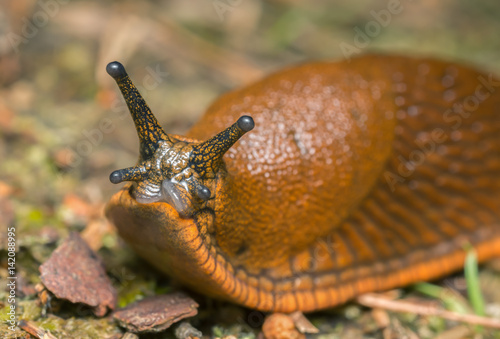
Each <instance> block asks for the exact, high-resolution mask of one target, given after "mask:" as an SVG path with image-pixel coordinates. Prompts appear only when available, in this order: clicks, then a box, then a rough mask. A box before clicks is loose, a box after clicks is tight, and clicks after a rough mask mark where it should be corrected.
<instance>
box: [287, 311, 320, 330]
mask: <svg viewBox="0 0 500 339" xmlns="http://www.w3.org/2000/svg"><path fill="white" fill-rule="evenodd" d="M290 318H292V320H293V323H294V324H295V327H297V329H298V330H299V332H300V333H318V332H319V330H318V329H317V328H316V326H314V325H313V324H311V322H310V321H309V319H307V318H306V316H305V315H304V313H302V312H300V311H297V312H293V313H290Z"/></svg>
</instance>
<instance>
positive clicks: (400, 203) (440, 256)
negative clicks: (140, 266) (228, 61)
mask: <svg viewBox="0 0 500 339" xmlns="http://www.w3.org/2000/svg"><path fill="white" fill-rule="evenodd" d="M499 89H500V81H499V80H498V78H496V79H495V78H491V76H490V75H488V74H482V73H479V72H477V71H475V70H474V69H471V68H468V67H463V66H458V65H456V64H451V63H446V62H441V61H434V60H430V59H411V58H405V57H387V56H364V57H360V58H357V59H353V60H351V62H336V63H335V62H332V63H326V62H325V63H313V64H306V65H302V66H298V67H294V68H290V69H287V70H284V71H281V72H278V73H276V74H273V75H271V76H269V77H268V78H266V79H264V80H262V81H260V82H258V83H256V84H253V85H251V86H248V87H246V88H244V89H240V90H237V91H234V92H231V93H228V94H225V95H223V96H222V97H221V98H220V99H219V100H217V101H216V102H215V103H214V104H213V105H212V106H211V107H210V108H209V109H208V111H207V112H206V114H205V115H204V116H203V117H202V119H201V121H200V122H199V123H198V124H197V125H196V126H194V127H193V129H192V130H191V131H190V132H189V133H188V137H190V138H194V139H197V140H206V139H208V138H210V137H212V136H213V135H215V134H216V133H218V132H220V131H221V130H223V129H225V128H226V127H227V126H230V125H231V124H232V123H234V121H235V120H236V119H238V118H239V117H240V116H241V115H249V116H252V117H253V119H254V120H255V129H254V130H253V131H251V132H250V133H248V134H247V135H245V136H244V137H243V138H242V139H241V140H240V141H239V142H237V143H236V144H235V145H234V146H233V147H232V148H231V149H229V151H228V152H227V153H226V155H225V156H224V165H222V166H221V167H220V169H219V170H218V172H217V174H216V178H215V184H214V185H215V188H214V190H215V193H214V199H211V200H209V201H208V202H207V204H206V206H205V207H204V208H203V209H201V210H199V211H197V212H196V213H195V214H194V216H193V218H180V217H179V215H178V213H177V212H176V211H175V209H174V208H172V207H171V206H170V205H168V204H166V203H160V202H158V203H153V204H139V203H137V202H136V201H135V200H134V199H133V198H132V197H131V196H130V190H132V187H131V186H126V187H125V188H124V189H123V190H122V191H120V192H119V193H117V194H116V195H115V196H114V197H113V198H112V199H111V201H110V203H109V205H108V207H107V215H108V217H109V218H110V219H111V220H112V221H113V222H114V223H115V224H116V225H117V227H118V230H119V232H120V234H121V235H122V237H123V238H124V239H125V240H127V241H128V242H129V243H130V245H131V246H132V247H133V248H134V249H135V250H136V251H137V252H138V253H139V254H140V255H141V256H143V257H144V258H146V259H147V260H149V261H150V262H151V263H152V264H154V265H155V266H156V267H158V268H159V269H160V270H162V271H164V272H167V273H169V274H171V275H172V276H174V277H175V278H177V279H179V280H181V281H182V282H184V283H185V284H187V285H189V286H191V287H192V288H194V289H197V290H198V291H201V292H204V293H206V294H209V295H212V296H216V297H220V298H225V299H227V300H231V301H233V302H236V303H239V304H243V305H245V306H248V307H251V308H257V309H261V310H265V311H279V312H291V311H294V310H302V311H312V310H316V309H321V308H326V307H331V306H334V305H337V304H339V303H342V302H345V301H346V300H349V299H350V298H353V297H354V296H356V295H358V294H361V293H365V292H369V291H376V290H383V289H388V288H393V287H396V286H402V285H405V284H408V283H411V282H415V281H419V280H427V279H432V278H437V277H439V276H443V275H445V274H448V273H450V272H452V271H454V270H457V269H459V268H460V267H461V266H462V263H463V259H464V257H465V252H464V250H463V248H464V245H466V244H472V245H473V246H474V247H475V248H476V250H477V253H478V257H479V260H486V259H488V258H491V257H493V256H498V255H500V179H498V177H499V176H498V174H499V173H500V114H498V112H499V111H500V93H499ZM457 104H458V105H459V106H457ZM454 105H455V106H454ZM460 105H461V106H460ZM460 107H462V109H460Z"/></svg>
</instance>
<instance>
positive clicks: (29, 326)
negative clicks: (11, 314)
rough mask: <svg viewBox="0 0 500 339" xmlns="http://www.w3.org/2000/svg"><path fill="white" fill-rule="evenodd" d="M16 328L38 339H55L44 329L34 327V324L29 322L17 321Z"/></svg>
mask: <svg viewBox="0 0 500 339" xmlns="http://www.w3.org/2000/svg"><path fill="white" fill-rule="evenodd" d="M17 326H19V328H22V329H23V330H25V331H26V332H28V333H29V334H31V335H33V336H35V337H37V338H39V339H57V338H56V337H55V336H53V335H52V334H51V333H50V332H49V331H45V330H44V329H42V328H40V327H38V326H36V325H35V323H33V322H31V321H26V320H21V321H19V324H18V325H17Z"/></svg>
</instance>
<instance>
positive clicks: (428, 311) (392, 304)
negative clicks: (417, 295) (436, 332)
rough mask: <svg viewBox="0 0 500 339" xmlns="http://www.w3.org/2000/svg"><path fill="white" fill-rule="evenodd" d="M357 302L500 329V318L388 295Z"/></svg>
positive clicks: (394, 310) (368, 305)
mask: <svg viewBox="0 0 500 339" xmlns="http://www.w3.org/2000/svg"><path fill="white" fill-rule="evenodd" d="M357 302H358V303H360V304H361V305H363V306H366V307H370V308H382V309H384V310H389V311H393V312H405V313H413V314H419V315H427V316H431V315H432V316H437V317H441V318H444V319H448V320H454V321H461V322H464V323H468V324H473V325H482V326H486V327H491V328H497V329H500V319H493V318H486V317H481V316H478V315H474V314H459V313H454V312H450V311H446V310H443V309H439V308H436V307H432V306H424V305H419V304H416V303H412V302H408V301H402V300H390V299H388V298H387V297H385V296H383V295H379V294H375V293H367V294H363V295H360V296H359V297H358V298H357Z"/></svg>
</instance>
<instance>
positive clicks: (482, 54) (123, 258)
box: [0, 0, 500, 339]
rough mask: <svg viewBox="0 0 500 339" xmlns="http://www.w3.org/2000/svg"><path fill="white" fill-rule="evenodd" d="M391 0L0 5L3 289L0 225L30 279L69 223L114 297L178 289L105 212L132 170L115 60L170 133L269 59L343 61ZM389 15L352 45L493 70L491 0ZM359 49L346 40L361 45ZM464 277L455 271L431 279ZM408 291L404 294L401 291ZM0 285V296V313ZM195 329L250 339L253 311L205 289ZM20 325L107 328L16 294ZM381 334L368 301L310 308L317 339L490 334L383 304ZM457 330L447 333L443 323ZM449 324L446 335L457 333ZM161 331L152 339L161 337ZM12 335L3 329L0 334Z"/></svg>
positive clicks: (422, 6)
mask: <svg viewBox="0 0 500 339" xmlns="http://www.w3.org/2000/svg"><path fill="white" fill-rule="evenodd" d="M388 3H389V2H388V1H368V0H357V1H347V0H345V1H335V2H333V1H326V0H316V1H313V2H310V1H302V0H275V1H249V0H248V1H247V0H239V1H234V0H233V1H229V0H194V1H182V0H172V1H162V0H149V1H140V2H139V1H107V2H101V1H83V0H81V1H62V0H45V1H38V2H37V1H36V0H6V1H2V2H1V3H0V159H1V161H0V225H1V227H2V231H1V233H2V236H1V237H0V239H1V240H2V257H1V258H2V266H1V269H0V280H1V284H2V286H5V284H6V281H7V280H6V278H7V270H6V268H7V262H6V260H5V259H4V258H6V256H4V254H6V251H5V242H4V241H5V231H4V230H6V228H7V227H12V226H15V227H16V239H17V246H18V252H17V257H16V260H17V262H16V270H17V275H18V276H19V277H22V279H23V281H24V283H25V284H26V286H32V285H34V284H36V283H37V282H39V277H38V266H39V265H40V264H41V263H42V262H44V261H45V260H46V259H47V258H48V256H49V255H50V253H51V252H52V250H53V249H54V248H55V247H56V246H57V243H58V242H59V241H60V240H61V239H62V238H64V237H65V236H66V235H67V234H68V232H69V231H73V230H76V231H80V232H82V233H83V234H84V237H86V239H87V240H88V241H89V242H91V243H92V244H93V246H94V247H95V248H96V249H97V250H98V253H99V254H100V255H101V256H102V257H103V259H104V261H105V263H106V266H107V269H108V273H109V275H110V276H111V278H112V280H113V282H114V284H115V286H116V287H117V289H118V291H119V306H124V305H126V304H127V303H129V302H131V301H134V300H136V299H138V298H140V297H142V296H147V295H152V294H155V293H163V292H167V291H170V290H173V289H175V288H177V287H176V286H173V285H172V284H171V283H170V281H169V280H168V279H167V278H164V277H161V276H160V275H158V274H157V273H155V272H154V270H152V269H151V268H149V267H148V266H146V264H145V263H144V262H142V261H141V260H140V259H138V258H137V257H136V256H135V255H134V254H133V253H132V252H131V251H130V250H129V249H128V248H127V247H126V246H125V245H124V244H123V243H122V241H121V240H120V239H119V238H118V236H117V235H116V233H115V232H114V230H113V228H112V227H111V226H110V225H109V224H108V223H107V222H106V220H105V219H104V218H103V215H102V213H103V206H104V204H105V202H106V201H107V200H108V199H109V197H110V196H111V194H112V193H113V192H115V191H117V189H118V187H116V186H114V185H112V184H110V183H109V181H108V175H109V173H110V172H111V171H112V170H114V169H117V168H123V167H127V166H131V165H133V164H134V163H135V160H136V158H137V148H138V147H137V143H136V139H135V137H134V136H133V135H134V134H135V132H134V130H133V125H132V122H131V120H130V118H129V117H128V112H127V110H126V107H125V106H124V105H123V103H122V101H121V99H120V98H119V97H118V96H117V90H116V88H115V87H116V86H115V84H114V83H113V80H112V79H111V78H110V77H108V76H107V75H106V74H105V71H104V68H105V65H106V63H107V62H109V61H112V60H118V61H121V62H122V63H124V64H126V66H127V70H128V72H129V73H130V75H131V76H132V78H133V79H134V81H135V82H136V84H138V85H139V87H140V89H141V92H142V94H143V95H144V96H145V98H146V100H147V102H148V103H149V105H150V107H151V108H152V110H153V112H155V114H156V115H157V116H158V117H159V119H160V122H161V123H162V125H163V126H164V127H165V129H166V130H167V131H168V132H169V133H179V134H182V133H183V132H184V131H186V130H187V129H188V128H189V126H190V125H191V124H193V123H194V122H195V121H196V119H197V118H198V117H199V116H200V115H201V114H202V113H203V111H204V109H205V108H206V107H207V105H208V104H209V103H210V102H211V101H212V100H213V99H214V98H216V97H217V96H218V95H220V93H222V92H224V91H227V90H229V89H232V88H235V87H238V86H243V85H245V84H247V83H249V82H251V81H253V80H256V79H258V78H259V77H261V76H262V75H263V74H266V73H268V72H271V71H273V70H275V69H279V68H281V67H284V66H287V65H290V64H293V63H298V62H303V61H307V60H314V59H333V58H342V57H343V55H342V50H341V48H340V47H339V46H340V44H341V43H347V44H351V45H354V36H355V31H354V28H359V29H361V30H364V29H365V28H366V24H367V23H369V22H370V21H373V20H375V19H374V16H373V13H374V12H373V11H375V12H376V13H378V12H379V11H381V10H384V9H386V8H387V6H388ZM400 5H401V11H400V12H399V13H398V14H394V15H392V16H391V18H389V19H388V22H387V25H386V27H381V28H380V31H379V32H378V33H377V34H374V36H373V37H372V38H370V39H369V41H368V42H367V43H366V46H363V47H362V48H361V47H360V48H359V52H362V53H363V52H370V51H374V50H377V51H383V52H384V53H401V54H409V55H414V54H417V55H432V56H436V57H440V58H447V59H451V60H459V61H462V62H466V63H470V64H474V65H477V66H478V67H481V68H483V69H486V70H492V71H495V72H497V73H500V64H499V63H498V60H499V57H500V40H499V39H498V32H499V31H500V20H498V18H499V15H500V3H499V2H498V1H493V0H490V1H485V0H483V1H474V0H467V1H460V2H455V1H432V0H426V1H401V2H400ZM358 47H359V46H358ZM492 267H494V264H490V265H489V266H486V267H483V268H482V270H481V273H480V275H481V279H482V284H483V291H484V294H485V296H486V300H487V303H488V307H489V309H488V310H489V312H490V314H496V316H499V313H500V311H499V309H500V296H499V291H498V290H499V289H498V286H500V285H499V279H500V278H499V274H498V271H499V270H498V269H496V270H495V269H494V268H492ZM457 281H461V278H460V275H458V276H456V277H451V278H449V279H448V280H444V281H441V282H438V284H441V285H444V286H451V285H454V282H457ZM403 293H404V295H405V297H406V298H411V297H413V296H415V295H416V294H415V292H412V291H411V289H409V290H405V291H403ZM6 297H7V294H6V292H5V291H4V288H2V289H1V292H0V306H1V307H2V310H0V317H2V320H5V319H6V318H5V317H6V308H5V307H6V306H8V303H7V302H6ZM195 298H196V299H197V301H198V302H199V303H200V309H199V315H198V316H197V317H196V318H195V319H193V321H192V324H193V325H194V326H195V327H198V328H200V329H202V330H203V331H204V333H205V334H206V335H208V336H212V335H213V336H224V335H229V334H234V335H236V336H238V337H240V338H255V337H256V335H257V334H258V332H259V329H260V326H261V323H262V320H263V315H262V314H261V313H259V312H255V311H251V310H246V309H243V308H239V307H236V306H233V305H229V304H226V303H221V302H218V301H213V300H210V299H207V298H205V297H203V296H196V295H195ZM17 305H18V317H19V319H26V320H33V321H34V322H35V323H36V324H37V325H39V326H40V327H42V328H45V329H50V331H51V333H53V334H55V335H56V336H58V337H59V338H107V337H113V336H116V337H117V338H118V337H120V333H122V332H121V329H119V328H118V327H117V325H116V323H114V322H113V321H112V320H110V319H108V318H104V319H97V318H95V317H93V316H92V315H91V314H90V311H89V310H88V309H86V308H85V307H82V306H79V305H69V304H63V305H61V308H60V309H59V310H58V311H54V310H53V309H50V308H49V309H48V310H47V315H46V316H43V311H44V310H43V308H42V307H41V305H39V304H38V303H37V301H36V300H35V297H34V296H27V297H19V298H18V304H17ZM387 315H388V319H389V325H388V326H387V327H386V328H385V329H384V328H382V329H381V328H379V326H378V325H377V323H376V322H375V321H374V315H373V313H372V312H371V311H370V310H367V309H365V308H363V307H360V306H357V305H356V304H350V305H347V306H344V307H340V308H336V309H333V310H329V311H326V312H319V313H316V314H312V315H310V316H309V319H310V320H311V321H312V322H313V323H314V324H315V325H316V326H318V327H319V328H320V329H321V330H322V332H323V333H331V334H322V335H320V336H318V337H319V338H384V339H385V338H403V337H407V338H417V337H421V338H434V337H436V336H438V335H441V337H440V338H461V337H464V338H474V337H478V336H483V337H492V338H495V337H496V338H499V337H500V334H499V333H498V332H497V333H493V332H487V331H486V330H484V331H483V332H482V333H481V332H478V331H476V329H475V328H471V327H467V326H464V325H460V324H457V323H452V322H449V321H445V320H442V319H439V318H436V317H420V316H416V315H412V314H393V313H388V314H387ZM453 331H455V332H453ZM457 333H458V334H457ZM172 335H173V334H172V332H167V333H165V334H161V335H156V336H151V337H157V338H161V337H171V336H172ZM16 336H19V337H26V338H27V337H29V335H27V334H26V333H25V332H24V331H21V330H19V329H18V330H17V331H16V332H15V333H11V332H10V331H9V330H8V329H7V325H6V323H4V322H2V323H1V324H0V337H2V338H3V337H5V338H14V337H16Z"/></svg>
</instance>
